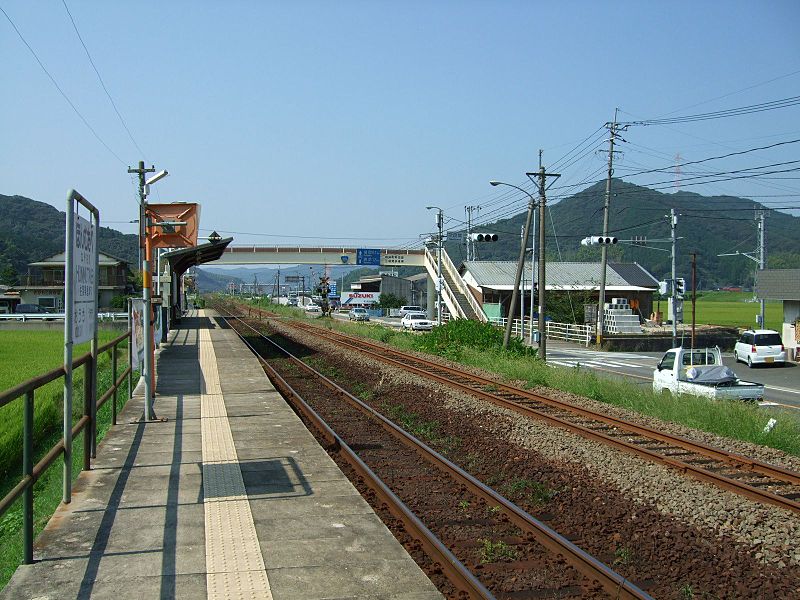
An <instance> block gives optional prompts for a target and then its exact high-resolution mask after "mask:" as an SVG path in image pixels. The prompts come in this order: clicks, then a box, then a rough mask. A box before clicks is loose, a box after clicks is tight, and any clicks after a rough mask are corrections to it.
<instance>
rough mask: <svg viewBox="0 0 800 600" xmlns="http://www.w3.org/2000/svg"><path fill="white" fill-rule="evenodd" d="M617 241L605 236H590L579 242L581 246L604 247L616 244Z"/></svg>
mask: <svg viewBox="0 0 800 600" xmlns="http://www.w3.org/2000/svg"><path fill="white" fill-rule="evenodd" d="M618 241H619V240H618V239H617V238H615V237H611V236H607V235H590V236H589V237H585V238H583V239H582V240H581V246H598V245H600V246H605V245H611V244H616V243H617V242H618Z"/></svg>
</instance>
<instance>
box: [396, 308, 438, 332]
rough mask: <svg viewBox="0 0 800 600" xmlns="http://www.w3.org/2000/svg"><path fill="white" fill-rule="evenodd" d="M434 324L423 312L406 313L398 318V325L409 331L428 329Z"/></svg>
mask: <svg viewBox="0 0 800 600" xmlns="http://www.w3.org/2000/svg"><path fill="white" fill-rule="evenodd" d="M434 325H435V323H434V322H433V321H431V320H430V319H428V316H427V315H426V314H425V313H423V312H409V313H406V314H405V316H404V317H403V318H402V319H401V320H400V326H401V327H402V328H403V329H410V330H411V331H430V330H431V329H433V326H434Z"/></svg>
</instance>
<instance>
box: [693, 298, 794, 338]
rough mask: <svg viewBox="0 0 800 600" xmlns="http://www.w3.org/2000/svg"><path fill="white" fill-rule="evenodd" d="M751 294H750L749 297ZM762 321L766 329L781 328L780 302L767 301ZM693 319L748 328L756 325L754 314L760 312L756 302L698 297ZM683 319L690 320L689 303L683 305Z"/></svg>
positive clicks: (711, 323)
mask: <svg viewBox="0 0 800 600" xmlns="http://www.w3.org/2000/svg"><path fill="white" fill-rule="evenodd" d="M749 299H752V296H751V295H750V298H749ZM764 309H765V314H764V321H765V328H766V329H774V330H775V331H780V330H781V326H782V325H781V324H782V323H783V305H782V304H781V303H780V302H767V303H766V305H765V307H764ZM696 311H697V312H696V316H695V321H696V322H697V323H699V324H704V325H723V326H726V327H740V328H745V329H746V328H749V327H755V326H756V315H757V314H759V313H760V312H761V306H760V304H759V303H758V302H747V301H744V300H739V301H728V300H706V299H705V298H702V299H700V298H698V300H697V303H696ZM683 320H684V322H685V323H691V322H692V308H691V303H689V304H686V303H685V302H684V305H683Z"/></svg>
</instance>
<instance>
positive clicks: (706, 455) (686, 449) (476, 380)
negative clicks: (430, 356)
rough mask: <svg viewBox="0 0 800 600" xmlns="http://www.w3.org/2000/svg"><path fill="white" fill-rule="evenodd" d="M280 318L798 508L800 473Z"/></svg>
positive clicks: (700, 476)
mask: <svg viewBox="0 0 800 600" xmlns="http://www.w3.org/2000/svg"><path fill="white" fill-rule="evenodd" d="M281 322H283V323H285V324H286V325H289V326H291V327H295V328H298V329H302V330H304V331H307V332H312V333H315V334H317V335H319V334H320V333H324V336H325V337H326V339H328V340H330V341H335V342H336V343H337V344H340V345H343V346H345V347H347V348H349V349H351V350H354V351H357V352H360V353H362V354H366V355H368V356H370V357H372V358H374V359H376V360H379V361H382V362H384V363H387V364H391V365H392V366H394V367H397V368H401V369H404V370H406V371H410V372H413V373H416V374H418V375H421V376H423V377H427V378H429V379H433V380H435V381H438V382H440V383H443V384H445V385H448V386H451V387H453V388H456V389H459V390H462V391H464V392H467V393H469V394H472V395H475V396H478V397H480V398H482V399H484V400H488V401H489V402H492V403H493V404H495V405H498V406H501V407H503V408H507V409H510V410H513V411H515V412H517V413H520V414H523V415H525V416H528V417H530V418H536V419H540V420H543V421H546V422H548V423H550V424H552V425H555V426H558V427H563V428H564V429H567V430H570V431H572V432H574V433H577V434H578V435H581V436H583V437H586V438H589V439H592V440H595V441H598V442H601V443H604V444H607V445H610V446H613V447H615V448H618V449H620V450H622V451H625V452H628V453H631V454H634V455H637V456H639V457H641V458H644V459H646V460H648V461H650V462H654V463H657V464H662V465H665V466H667V467H671V468H673V469H676V470H678V471H680V472H683V473H685V474H687V475H690V476H692V477H695V478H697V479H700V480H702V481H705V482H707V483H710V484H713V485H716V486H718V487H720V488H723V489H726V490H729V491H731V492H734V493H736V494H739V495H741V496H744V497H747V498H749V499H751V500H755V501H757V502H763V503H766V504H771V505H774V506H778V507H780V508H783V509H786V510H789V511H792V512H794V513H796V514H797V513H800V473H796V472H794V471H790V470H788V469H784V468H782V467H779V466H776V465H772V464H769V463H766V462H763V461H759V460H755V459H752V458H748V457H746V456H742V455H739V454H736V453H731V452H727V451H725V450H722V449H719V448H714V447H713V446H709V445H706V444H702V443H699V442H695V441H693V440H690V439H687V438H684V437H680V436H676V435H672V434H669V433H665V432H662V431H658V430H655V429H653V428H650V427H646V426H643V425H638V424H636V423H633V422H630V421H625V420H623V419H619V418H616V417H612V416H609V415H605V414H602V413H599V412H596V411H592V410H589V409H586V408H583V407H579V406H575V405H573V404H569V403H567V402H563V401H561V400H557V399H555V398H550V397H547V396H543V395H541V394H536V393H534V392H531V391H529V390H525V389H522V388H518V387H514V386H511V385H508V384H503V383H500V382H498V381H496V380H492V379H488V378H485V377H481V376H479V375H475V374H474V373H469V372H467V371H464V370H459V369H455V368H452V367H447V366H444V365H442V364H441V363H438V362H435V361H432V360H426V359H423V358H420V357H419V356H417V355H412V354H409V353H406V352H401V351H399V350H395V349H392V348H387V347H386V346H383V345H380V344H376V343H373V342H370V341H368V340H365V339H363V338H354V337H352V336H349V335H345V334H342V333H339V332H336V331H332V330H330V329H324V328H320V327H317V326H314V325H310V324H308V323H302V322H299V321H292V320H286V319H283V320H282V321H281Z"/></svg>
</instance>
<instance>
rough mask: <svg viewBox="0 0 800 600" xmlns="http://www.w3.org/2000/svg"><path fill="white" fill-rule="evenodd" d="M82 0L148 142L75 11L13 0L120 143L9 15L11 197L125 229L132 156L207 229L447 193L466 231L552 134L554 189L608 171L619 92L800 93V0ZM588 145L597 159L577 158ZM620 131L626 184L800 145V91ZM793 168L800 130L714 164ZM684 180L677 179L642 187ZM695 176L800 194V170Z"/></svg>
mask: <svg viewBox="0 0 800 600" xmlns="http://www.w3.org/2000/svg"><path fill="white" fill-rule="evenodd" d="M66 3H67V6H68V7H69V9H70V12H71V13H72V16H73V18H74V19H75V22H76V24H77V26H78V30H79V31H80V33H81V36H82V37H83V40H84V42H85V43H86V45H87V47H88V49H89V51H90V53H91V55H92V58H93V59H94V61H95V64H96V66H97V68H98V70H99V72H100V74H101V75H102V77H103V79H104V81H105V84H106V86H107V88H108V90H109V92H110V93H111V95H112V97H113V98H114V100H115V101H116V104H117V106H118V108H119V110H120V112H121V114H122V115H123V117H124V119H125V121H126V123H127V125H128V127H129V129H130V131H131V132H132V134H133V137H134V138H135V140H136V142H137V143H138V145H139V146H140V147H141V149H142V150H143V151H144V154H145V156H144V157H142V156H141V154H140V152H139V150H137V148H136V147H135V145H134V144H133V142H132V141H131V140H130V138H129V137H128V135H127V133H126V132H125V130H124V128H123V127H122V125H121V123H120V121H119V119H118V118H117V116H116V114H115V112H114V109H113V107H112V106H111V103H110V102H109V100H108V98H107V97H106V95H105V93H104V92H103V90H102V88H101V86H100V83H99V81H98V79H97V76H96V75H95V73H94V71H93V69H92V67H91V64H90V63H89V61H88V59H87V57H86V54H85V53H84V50H83V48H82V46H81V44H80V41H79V40H78V38H77V36H76V33H75V31H74V29H73V27H72V23H71V22H70V19H69V16H68V15H67V12H66V10H65V7H64V4H63V3H62V2H61V1H60V0H50V1H46V2H45V1H41V2H27V1H26V2H19V1H12V0H0V7H2V8H3V9H4V10H5V12H6V13H7V14H8V16H9V17H10V18H11V20H13V22H14V24H15V25H16V26H17V27H18V28H19V31H20V32H21V33H22V35H23V36H24V37H25V39H26V40H27V42H28V43H29V44H30V46H31V47H32V48H33V49H34V50H35V51H36V53H37V54H38V56H39V58H40V59H41V61H42V63H43V64H44V65H45V66H46V68H47V69H48V71H49V72H50V73H51V74H52V76H53V77H54V78H55V79H56V80H57V81H58V83H59V85H60V86H61V88H62V89H63V90H64V92H65V93H66V95H67V96H68V97H69V98H70V100H71V101H72V102H73V103H74V105H75V106H76V107H77V109H78V110H79V111H80V112H81V114H82V115H83V116H84V117H85V118H86V120H87V121H88V122H89V123H90V124H91V126H92V127H93V128H94V129H95V131H96V132H97V134H98V135H99V137H100V138H102V140H103V142H105V143H106V144H107V145H108V146H109V147H110V148H111V150H112V151H113V152H114V153H115V154H116V155H117V156H118V157H119V158H116V157H115V156H114V155H112V153H111V152H110V151H109V150H107V149H106V148H105V147H104V146H103V145H102V144H101V142H99V141H98V140H97V139H96V138H95V137H94V136H93V134H92V133H91V132H90V131H89V130H88V129H87V127H86V126H85V125H84V124H83V122H82V121H81V120H80V118H79V117H78V116H77V115H76V114H75V113H74V112H73V110H72V109H71V108H70V106H69V104H68V103H67V102H66V101H65V100H64V99H63V98H62V97H61V95H60V94H59V92H58V91H57V90H56V88H55V87H54V85H53V84H52V83H51V81H50V80H49V79H48V78H47V76H46V75H45V73H44V72H43V71H42V70H41V68H40V67H39V65H38V64H37V63H36V61H35V59H34V58H33V56H32V55H31V53H30V52H29V50H28V49H27V48H26V47H25V45H24V44H23V42H22V41H21V40H20V39H19V37H18V36H17V34H16V32H15V31H14V29H13V28H12V26H11V24H10V23H9V22H8V20H7V19H6V17H5V16H3V15H2V14H0V55H1V56H2V62H3V75H2V81H3V86H2V87H3V92H4V93H3V94H2V95H1V96H0V115H2V116H1V117H0V119H2V122H1V123H0V130H1V131H2V136H3V144H2V147H0V181H2V184H1V185H0V193H3V194H9V195H10V194H19V195H23V196H28V197H30V198H33V199H36V200H41V201H44V202H48V203H50V204H53V205H54V206H56V207H58V208H59V209H61V210H63V207H64V202H65V198H66V193H67V191H68V190H69V189H70V188H76V189H77V190H79V191H80V192H81V193H82V194H83V195H84V196H86V197H87V198H89V199H90V200H91V201H92V202H94V203H95V204H96V205H97V206H98V207H99V208H100V210H101V219H102V220H103V221H104V222H106V223H108V224H109V225H110V226H112V227H115V228H117V229H120V230H122V231H126V232H134V231H135V229H136V227H135V225H132V224H130V223H127V221H129V220H131V219H135V218H136V217H137V205H136V195H135V186H134V185H133V183H132V181H131V176H130V175H128V174H127V172H126V170H127V166H128V165H135V164H136V162H137V161H138V160H139V159H140V158H146V160H147V162H148V164H149V163H153V164H155V165H156V167H157V168H158V169H161V168H166V169H168V170H169V171H170V173H171V176H170V177H169V178H167V179H165V180H162V181H161V182H159V183H158V184H157V185H156V186H154V193H153V194H152V195H151V198H150V200H151V201H155V202H159V201H161V202H170V201H195V202H199V203H201V204H202V223H201V227H202V228H203V229H204V230H205V231H201V233H202V234H206V233H207V232H208V231H210V230H211V229H216V230H218V231H220V232H237V233H235V234H234V235H235V237H236V241H235V243H259V244H261V243H263V244H282V243H299V244H308V245H310V244H313V243H315V242H316V243H321V242H322V241H323V238H337V239H338V241H337V240H334V239H328V240H326V243H330V244H342V245H347V246H352V245H363V246H372V247H376V246H386V247H388V246H400V245H408V244H413V243H414V242H415V240H417V239H418V236H419V235H420V234H422V233H424V232H427V231H432V230H433V226H434V219H433V215H432V214H430V212H428V211H426V210H425V206H426V205H437V206H441V207H443V208H444V209H445V210H446V215H447V216H448V225H449V226H457V225H458V221H457V220H463V218H464V206H466V205H469V204H471V205H480V204H486V203H491V202H493V201H494V202H495V206H496V205H497V199H498V197H499V196H500V194H503V193H505V192H504V191H503V190H501V189H499V188H491V187H490V186H489V185H488V181H489V180H490V179H500V180H503V181H507V182H510V183H515V184H522V183H523V182H524V181H525V176H524V173H525V172H526V171H530V170H535V169H536V167H537V162H538V150H539V149H540V148H542V149H544V164H545V166H548V167H549V166H551V165H554V166H555V167H557V170H558V171H560V172H561V173H562V174H563V177H562V181H561V182H559V184H558V185H568V184H575V183H579V182H582V181H589V182H591V181H595V180H599V179H601V178H602V177H603V176H604V161H605V155H604V154H602V153H600V152H596V151H595V149H598V148H601V147H605V144H604V143H603V139H605V137H604V136H603V135H601V134H602V132H597V133H596V135H594V137H592V133H593V132H596V131H597V130H598V128H600V127H601V126H602V125H603V124H604V123H605V122H607V121H609V120H611V118H612V117H613V115H614V109H615V107H619V108H620V110H621V111H622V112H620V118H621V119H622V120H634V119H646V118H655V117H661V116H664V115H670V116H677V115H687V114H696V113H703V112H710V111H717V110H723V109H728V108H735V107H740V106H746V105H752V104H757V103H761V102H767V101H772V100H777V99H782V98H788V97H792V96H800V35H798V34H797V24H798V23H800V3H797V2H796V1H783V2H782V1H774V2H759V3H753V2H736V1H731V2H722V1H709V2H696V1H695V2H680V1H677V2H669V3H666V2H589V1H585V2H560V3H545V2H488V1H486V2H474V1H473V2H422V1H409V2H388V1H387V2H380V1H378V2H346V1H345V2H303V1H298V2H255V1H253V2H244V1H230V2H203V1H193V2H190V1H170V2H147V1H143V2H138V3H136V4H131V3H128V2H85V1H79V0H66ZM748 88H749V89H748ZM587 137H588V138H589V140H588V141H589V144H588V146H587V147H586V148H584V149H583V150H585V152H578V153H577V156H578V157H580V160H577V161H575V162H574V163H573V164H570V161H569V160H567V159H564V160H561V161H559V159H561V158H562V157H563V155H564V154H565V153H567V152H568V151H570V150H571V149H572V148H573V147H574V146H575V145H576V144H577V143H579V142H580V141H581V140H584V139H586V138H587ZM623 137H624V138H625V140H627V143H625V144H621V148H622V150H623V154H622V155H621V156H620V160H619V161H618V165H617V167H618V168H617V170H616V174H617V175H618V176H623V177H624V176H625V174H626V173H629V172H631V171H634V170H641V169H643V168H661V167H669V166H670V165H671V164H674V163H675V155H676V154H678V153H680V155H681V157H682V160H684V161H687V160H698V159H703V158H706V157H710V156H715V155H720V154H726V153H729V152H734V151H741V150H745V149H748V148H753V147H756V146H763V145H768V144H773V143H776V142H781V141H789V140H794V139H800V106H792V107H789V108H784V109H780V110H773V111H768V112H762V113H758V114H751V115H746V116H741V117H733V118H727V119H716V120H709V121H702V122H699V123H684V124H680V125H674V126H673V125H670V126H669V127H664V126H648V127H641V126H639V127H631V128H629V129H628V131H626V132H625V133H624V134H623ZM583 154H585V156H583ZM797 159H800V144H799V143H794V144H787V145H784V146H780V147H778V148H774V149H771V150H768V151H760V152H757V153H751V154H746V155H743V156H740V157H732V158H730V159H726V160H724V161H717V162H713V163H708V164H704V165H703V166H704V167H705V168H707V169H709V170H719V171H729V170H733V169H742V168H749V167H753V166H757V165H764V164H773V163H778V162H787V161H791V160H797ZM793 166H796V165H789V167H783V168H791V167H793ZM691 170H692V169H690V168H689V167H686V169H685V171H687V172H686V173H684V175H683V177H684V178H687V177H690V176H691V173H688V171H691ZM779 176H780V177H797V176H798V172H789V173H784V174H780V175H779ZM664 180H674V175H673V174H671V173H668V174H665V175H660V174H650V175H643V176H640V177H639V178H637V179H633V181H635V182H637V183H641V184H647V183H652V182H656V181H664ZM587 185H588V183H587ZM580 187H581V186H578V187H576V188H575V190H577V189H580ZM156 188H157V193H156V192H155V189H156ZM685 189H691V190H692V191H696V192H698V193H701V194H708V195H711V194H719V193H727V194H737V195H743V196H751V197H753V198H754V199H756V200H759V201H763V202H764V203H766V204H768V205H771V206H775V207H783V206H798V207H800V180H792V179H786V180H780V181H777V180H764V181H755V180H752V179H744V180H738V181H729V182H725V183H720V184H714V185H702V186H693V187H691V188H689V187H686V188H685ZM555 196H556V194H554V198H553V199H554V200H555ZM517 197H518V198H519V203H518V204H519V207H520V210H521V209H522V207H523V206H524V205H525V202H526V200H525V199H524V197H522V195H521V194H520V195H518V196H517ZM511 208H514V206H512V207H511ZM612 228H613V224H612ZM632 234H635V232H632Z"/></svg>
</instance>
